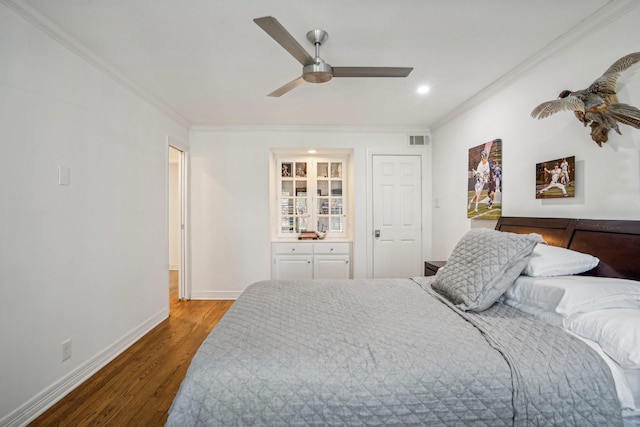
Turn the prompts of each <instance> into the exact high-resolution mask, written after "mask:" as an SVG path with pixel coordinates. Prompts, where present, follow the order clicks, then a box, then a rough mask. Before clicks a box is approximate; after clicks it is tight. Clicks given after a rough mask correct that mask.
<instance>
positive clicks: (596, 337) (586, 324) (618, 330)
mask: <svg viewBox="0 0 640 427" xmlns="http://www.w3.org/2000/svg"><path fill="white" fill-rule="evenodd" d="M566 327H567V329H569V330H570V331H572V332H573V333H575V334H577V335H580V336H581V337H584V338H587V339H590V340H592V341H595V342H597V343H598V344H599V345H600V347H602V350H604V352H605V353H607V354H608V355H609V356H610V357H611V358H612V359H613V360H615V361H616V362H618V363H619V364H620V366H622V367H623V368H626V369H638V368H640V309H637V308H609V309H606V310H597V311H592V312H590V313H581V314H578V315H575V316H572V317H571V318H569V319H568V320H567V322H566Z"/></svg>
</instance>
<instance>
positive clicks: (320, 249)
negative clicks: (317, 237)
mask: <svg viewBox="0 0 640 427" xmlns="http://www.w3.org/2000/svg"><path fill="white" fill-rule="evenodd" d="M313 253H315V254H322V255H334V254H349V243H334V242H327V243H314V244H313Z"/></svg>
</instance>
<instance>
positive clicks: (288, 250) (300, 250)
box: [273, 243, 313, 255]
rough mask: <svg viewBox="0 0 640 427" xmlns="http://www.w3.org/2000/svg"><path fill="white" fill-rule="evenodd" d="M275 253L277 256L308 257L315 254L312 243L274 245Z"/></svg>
mask: <svg viewBox="0 0 640 427" xmlns="http://www.w3.org/2000/svg"><path fill="white" fill-rule="evenodd" d="M273 253H274V254H276V255H307V254H312V253H313V245H312V244H311V243H274V244H273Z"/></svg>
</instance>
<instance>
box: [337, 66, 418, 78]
mask: <svg viewBox="0 0 640 427" xmlns="http://www.w3.org/2000/svg"><path fill="white" fill-rule="evenodd" d="M411 70H413V68H412V67H333V77H407V76H408V75H409V73H410V72H411Z"/></svg>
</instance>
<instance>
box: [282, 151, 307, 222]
mask: <svg viewBox="0 0 640 427" xmlns="http://www.w3.org/2000/svg"><path fill="white" fill-rule="evenodd" d="M307 182H308V181H307V162H294V161H292V162H282V163H281V164H280V205H281V211H280V233H282V234H298V233H300V232H301V231H306V230H308V229H309V228H308V225H309V208H308V206H309V200H308V189H307Z"/></svg>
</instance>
